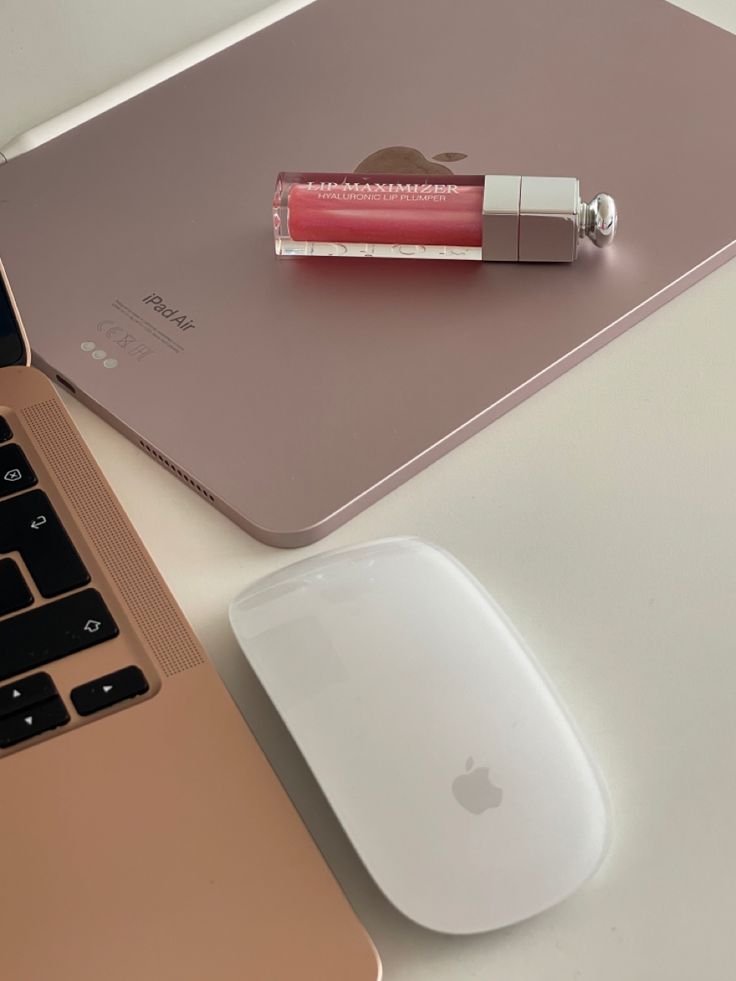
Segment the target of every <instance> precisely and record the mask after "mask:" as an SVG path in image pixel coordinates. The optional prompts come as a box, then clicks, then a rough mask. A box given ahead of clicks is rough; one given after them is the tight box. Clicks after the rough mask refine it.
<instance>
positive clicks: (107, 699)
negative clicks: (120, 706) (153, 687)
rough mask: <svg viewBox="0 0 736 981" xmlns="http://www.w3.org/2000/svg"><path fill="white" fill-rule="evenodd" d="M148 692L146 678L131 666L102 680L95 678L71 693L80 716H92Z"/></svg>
mask: <svg viewBox="0 0 736 981" xmlns="http://www.w3.org/2000/svg"><path fill="white" fill-rule="evenodd" d="M147 691H148V682H147V681H146V676H145V675H144V674H143V672H142V671H141V669H140V668H137V667H135V665H131V666H130V667H129V668H123V669H122V670H121V671H115V672H113V674H106V675H105V676H104V678H97V680H96V681H90V682H88V683H87V684H86V685H80V686H79V687H78V688H75V689H74V690H73V691H72V693H71V700H72V702H73V703H74V708H75V709H76V710H77V712H79V714H80V715H92V713H93V712H99V711H101V710H102V709H106V708H109V707H110V706H111V705H117V703H118V702H122V701H124V700H125V699H127V698H135V697H136V696H137V695H144V694H145V693H146V692H147Z"/></svg>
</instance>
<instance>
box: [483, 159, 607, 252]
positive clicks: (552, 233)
mask: <svg viewBox="0 0 736 981" xmlns="http://www.w3.org/2000/svg"><path fill="white" fill-rule="evenodd" d="M617 220H618V216H617V214H616V204H615V202H614V200H613V198H612V197H611V196H610V194H602V193H601V194H597V195H596V196H595V197H594V198H593V200H592V201H590V203H588V204H586V203H585V202H584V201H582V200H581V198H580V182H579V181H578V179H577V178H576V177H522V176H518V175H515V176H511V175H493V176H490V175H489V176H487V177H486V178H485V182H484V187H483V259H484V260H486V261H489V262H572V261H573V259H575V258H576V257H577V254H578V246H579V244H580V239H581V238H585V237H586V236H587V237H588V238H590V239H591V241H593V242H594V243H595V245H597V246H599V247H604V246H607V245H610V244H611V242H612V241H613V238H614V236H615V234H616V224H617Z"/></svg>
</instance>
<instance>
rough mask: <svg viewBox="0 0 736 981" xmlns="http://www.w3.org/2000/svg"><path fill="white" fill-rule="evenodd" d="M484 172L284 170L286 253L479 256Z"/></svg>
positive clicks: (279, 191)
mask: <svg viewBox="0 0 736 981" xmlns="http://www.w3.org/2000/svg"><path fill="white" fill-rule="evenodd" d="M482 211H483V178H482V177H478V178H468V177H455V176H451V175H448V176H447V177H445V175H434V174H432V175H429V176H427V175H424V176H418V177H404V176H386V175H384V174H380V175H366V174H319V175H312V174H299V175H290V174H282V175H280V177H279V182H278V184H277V188H276V194H275V197H274V231H275V234H276V251H277V253H278V254H279V255H344V256H384V257H386V256H391V257H398V258H401V257H405V258H406V257H415V258H457V259H479V258H480V257H481V254H480V253H481V240H482Z"/></svg>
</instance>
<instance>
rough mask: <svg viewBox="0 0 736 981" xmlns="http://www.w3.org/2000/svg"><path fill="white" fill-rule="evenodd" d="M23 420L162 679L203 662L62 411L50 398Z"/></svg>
mask: <svg viewBox="0 0 736 981" xmlns="http://www.w3.org/2000/svg"><path fill="white" fill-rule="evenodd" d="M23 418H24V421H25V423H26V425H27V427H28V430H29V432H30V433H31V435H32V436H33V438H34V440H35V441H36V445H37V447H38V449H39V450H40V452H41V453H42V454H43V456H44V457H45V459H46V461H48V464H49V465H50V467H51V469H52V472H53V475H54V478H55V479H56V481H57V482H58V484H59V485H60V487H61V488H62V490H63V491H64V493H65V494H66V495H67V496H68V497H69V499H70V500H71V501H73V502H74V508H75V510H76V512H77V514H78V516H79V519H80V523H81V525H82V528H83V530H84V531H85V532H86V534H87V536H88V538H89V540H90V541H91V543H92V545H93V546H94V548H95V549H96V551H97V554H98V555H99V557H100V560H101V561H102V563H103V565H104V566H105V568H106V569H107V571H108V573H109V575H110V578H111V580H112V581H113V583H114V584H115V586H116V587H117V588H118V590H119V591H120V593H121V595H122V597H123V599H124V600H125V603H126V604H127V606H128V609H129V612H130V615H131V617H132V618H133V620H134V621H135V623H136V625H137V627H138V629H139V631H140V634H141V636H142V637H143V638H144V639H145V640H146V642H147V643H148V645H149V647H150V649H151V652H152V653H153V655H154V656H155V657H156V659H157V660H158V662H159V664H160V666H161V670H162V671H163V673H164V675H166V676H171V675H174V674H178V673H179V672H180V671H186V670H187V669H188V668H193V667H196V666H197V665H199V664H202V663H204V660H205V659H204V655H203V654H202V651H201V649H200V647H199V645H198V644H197V642H196V640H195V638H194V636H193V635H192V634H191V632H190V630H189V627H188V625H187V623H186V621H185V620H184V618H183V616H182V614H180V613H179V611H178V609H177V607H176V605H175V604H174V601H173V600H172V598H171V597H170V596H169V594H168V592H167V590H166V589H165V588H164V587H163V585H162V582H161V578H160V575H159V573H158V572H157V570H156V568H155V567H154V565H153V563H152V562H151V560H150V559H149V558H148V556H147V554H146V553H145V551H144V550H143V548H142V547H141V545H140V543H139V541H138V539H137V538H136V536H135V534H134V533H133V531H132V530H131V528H130V525H129V524H128V522H127V519H125V517H124V515H123V512H122V511H121V510H120V506H119V505H118V504H117V502H116V501H115V499H114V498H113V497H112V496H111V494H110V491H109V490H108V487H107V484H106V483H105V481H104V480H103V478H102V476H101V474H100V473H99V471H98V469H97V467H96V465H95V464H94V463H93V461H92V458H91V456H90V455H89V453H88V451H87V449H86V447H85V445H84V443H83V442H82V440H81V438H80V437H79V435H78V434H77V432H76V430H75V429H74V428H73V426H72V425H71V423H70V422H69V420H68V419H67V417H66V413H65V412H64V411H63V410H62V409H61V407H60V406H59V405H58V404H57V402H56V401H54V400H49V401H47V402H38V403H36V404H35V405H32V406H30V407H29V408H26V409H24V410H23Z"/></svg>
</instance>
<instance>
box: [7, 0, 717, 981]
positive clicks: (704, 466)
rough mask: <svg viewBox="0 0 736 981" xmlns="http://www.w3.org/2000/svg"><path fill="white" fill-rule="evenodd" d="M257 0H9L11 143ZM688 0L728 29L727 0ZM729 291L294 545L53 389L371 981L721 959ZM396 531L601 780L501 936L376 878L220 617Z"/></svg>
mask: <svg viewBox="0 0 736 981" xmlns="http://www.w3.org/2000/svg"><path fill="white" fill-rule="evenodd" d="M405 2H406V0H405ZM262 6H265V4H264V3H263V2H262V0H261V2H259V0H209V2H208V3H206V4H205V3H203V2H201V0H126V2H125V3H123V2H115V0H107V2H105V3H101V2H100V0H63V2H62V3H59V2H58V0H34V3H32V4H29V3H28V2H27V0H3V4H2V12H1V13H0V93H1V94H0V145H2V143H3V142H5V141H6V140H8V139H10V137H11V136H13V135H15V133H16V132H18V131H20V130H23V129H26V128H28V127H30V126H32V125H34V124H36V123H38V122H41V121H43V119H45V118H47V117H48V116H50V115H53V114H54V113H56V112H58V111H60V110H61V109H64V108H66V107H67V106H70V105H73V104H75V103H76V102H78V101H80V100H82V99H84V98H86V97H88V96H90V95H92V94H94V93H95V92H96V91H99V90H101V89H104V88H107V87H108V86H109V85H111V84H113V83H114V82H116V81H118V80H120V79H122V78H125V77H126V76H127V75H130V74H132V73H133V72H135V71H138V70H140V69H141V68H143V67H146V66H147V65H148V64H150V63H153V62H155V61H156V60H158V59H159V58H161V57H163V56H165V55H167V54H169V53H170V52H172V51H174V50H176V49H177V48H180V47H182V46H184V45H185V44H188V43H190V42H192V41H194V40H197V39H198V38H200V37H204V36H206V35H207V34H209V33H212V32H213V31H215V30H218V29H220V28H221V27H224V26H227V25H228V24H230V23H232V22H234V21H236V20H239V19H240V18H241V17H243V16H245V15H246V14H248V13H250V12H251V11H252V10H255V9H258V8H260V7H262ZM681 6H686V7H687V8H688V9H690V10H692V11H693V12H695V13H699V14H701V15H702V16H706V17H708V18H709V19H711V20H713V21H715V22H716V23H719V24H720V25H721V26H722V27H726V28H728V29H730V30H732V31H734V32H736V2H735V0H687V2H685V0H682V2H681ZM41 25H42V26H41ZM731 122H732V121H731ZM724 123H726V121H725V120H724ZM653 191H655V192H656V189H653ZM735 309H736V262H731V263H730V264H729V265H727V266H725V267H723V268H721V269H720V270H719V271H717V272H716V273H714V274H712V275H711V276H709V277H708V278H707V279H706V280H705V281H703V282H701V283H699V284H698V285H697V286H695V287H694V288H692V289H691V290H689V291H688V292H687V293H685V294H684V295H683V296H681V297H679V298H678V299H676V300H675V301H673V302H672V303H670V304H669V305H668V306H666V307H665V308H664V309H662V310H660V311H658V312H657V313H655V314H654V315H653V316H651V317H649V318H648V319H647V320H645V321H643V322H642V323H641V324H639V325H638V326H636V327H634V328H633V329H632V330H631V331H629V332H628V333H627V334H625V335H624V336H623V337H622V338H620V339H618V340H616V341H614V342H613V343H612V344H610V345H609V346H608V347H606V348H605V349H604V350H603V351H602V352H600V353H598V354H596V355H595V356H593V357H592V358H590V359H588V360H587V361H585V362H584V363H583V364H582V365H580V366H579V367H577V368H575V369H574V370H573V371H571V372H570V373H568V374H567V375H566V376H564V377H563V378H562V379H560V380H558V381H556V382H554V383H553V384H552V385H550V386H548V387H547V388H546V389H545V390H544V391H542V392H541V393H540V394H538V395H535V396H534V397H533V398H532V399H530V400H528V401H527V402H525V403H524V404H523V405H521V406H520V407H519V408H517V409H514V410H513V411H512V412H511V413H509V414H508V415H506V416H505V417H504V418H502V419H501V420H500V421H498V422H495V423H494V424H493V425H492V426H490V428H488V429H486V430H485V431H484V432H483V433H481V434H480V435H477V436H475V437H473V438H472V439H471V440H470V441H468V442H467V443H465V444H464V445H463V446H461V447H459V448H458V449H455V450H453V451H452V452H451V453H450V454H449V455H448V456H446V457H445V458H444V459H442V460H440V461H439V462H438V463H435V464H434V465H433V466H432V467H430V468H429V469H428V470H426V471H424V472H423V473H422V474H420V475H419V476H417V477H415V478H413V479H412V480H411V481H409V483H407V484H405V485H404V486H403V487H401V488H399V489H398V490H396V491H394V492H393V493H392V494H390V495H389V496H388V497H387V498H385V499H384V500H383V501H381V502H380V503H378V504H376V505H374V506H373V507H371V508H370V509H369V510H368V511H366V512H364V513H363V514H362V515H360V516H359V517H358V518H356V519H355V520H353V521H351V522H350V523H349V524H348V525H346V526H344V527H343V528H342V529H340V530H339V531H337V532H336V533H335V534H333V535H331V536H330V537H329V538H328V539H327V540H326V541H325V542H324V543H322V544H320V545H317V546H313V547H310V548H308V549H303V550H301V551H300V552H298V553H294V552H286V551H278V550H275V549H271V548H268V547H267V546H265V545H261V544H259V543H258V542H255V541H254V540H253V539H251V538H249V537H248V536H247V535H246V534H245V533H244V532H242V531H240V530H239V529H238V528H236V527H235V526H234V525H233V524H231V523H230V522H228V521H227V520H226V519H225V518H224V517H222V516H221V515H220V514H218V513H217V512H216V511H214V510H213V509H212V508H210V507H209V506H208V505H207V504H205V503H204V502H203V501H202V500H200V499H199V498H198V497H197V496H196V495H195V494H193V493H192V492H190V491H189V490H187V489H186V488H185V487H184V486H183V485H182V484H181V483H179V482H178V481H177V480H176V479H175V478H173V477H171V476H170V475H169V474H168V473H166V472H165V471H164V470H163V468H161V467H159V466H158V465H157V464H156V463H154V462H153V461H151V460H150V459H149V458H148V457H147V456H145V455H144V454H143V452H142V451H140V450H139V449H137V448H135V447H134V446H133V445H131V444H130V443H128V442H127V441H126V440H125V439H124V438H123V437H122V436H120V435H119V434H117V433H116V432H114V431H113V430H112V429H111V428H110V427H109V426H107V425H105V424H104V423H103V422H102V421H100V420H99V419H98V418H96V417H95V416H94V415H92V414H91V413H90V412H89V411H87V410H86V409H84V408H82V407H81V406H80V405H78V404H77V403H76V402H75V401H74V400H73V399H71V398H67V397H66V396H65V401H66V402H67V404H68V406H69V408H70V410H71V412H72V414H73V416H74V418H75V419H76V421H77V423H78V425H79V428H80V429H81V431H82V433H83V434H84V436H85V437H86V439H87V440H88V442H89V444H90V446H91V448H92V451H93V452H94V453H95V454H96V456H97V458H98V460H99V462H100V464H101V466H102V468H103V470H104V471H105V473H106V474H107V476H108V478H109V480H110V482H111V483H112V486H113V488H114V489H115V490H116V492H117V493H118V495H119V497H120V499H121V500H122V502H123V505H124V506H125V507H126V508H127V509H128V511H129V513H130V515H131V518H132V520H133V523H134V524H135V525H136V527H137V528H138V531H139V532H140V534H141V536H142V537H143V540H144V542H145V543H146V545H147V546H148V548H149V549H150V551H151V553H152V554H153V557H154V559H155V560H156V561H157V563H158V565H159V566H160V568H161V570H162V572H163V574H164V576H165V578H166V579H167V581H168V582H169V584H170V585H171V587H172V589H173V591H174V593H175V594H176V596H177V598H178V600H179V601H180V603H181V605H182V607H183V608H184V611H185V612H186V613H187V615H188V616H189V618H190V619H191V621H192V623H193V625H194V628H195V630H196V631H197V633H198V634H199V636H200V638H201V640H202V641H203V643H204V645H205V647H206V649H207V651H208V652H209V654H210V656H211V657H212V659H213V661H214V662H215V664H216V666H217V668H218V670H219V671H220V673H221V675H222V677H223V679H224V680H225V682H226V684H227V685H228V687H229V689H230V691H231V692H232V694H233V696H234V697H235V698H236V700H237V702H238V704H239V705H240V707H241V708H242V710H243V712H244V714H245V715H246V716H247V718H248V719H249V721H250V722H251V724H252V726H253V728H254V730H255V731H256V733H257V735H258V737H259V739H260V740H261V742H262V744H263V746H264V747H265V748H266V750H267V752H268V754H269V756H270V758H271V760H272V762H273V763H274V765H275V767H276V769H277V770H278V772H279V773H280V774H281V776H282V779H283V780H284V782H285V783H286V785H287V787H288V789H289V791H290V793H291V794H292V796H293V798H294V800H295V801H296V803H297V805H298V806H299V808H300V810H301V812H302V814H303V816H304V818H305V820H306V822H307V824H308V825H309V828H310V830H311V831H312V833H313V834H314V836H315V838H316V839H317V840H318V843H319V845H320V847H321V848H322V849H323V851H324V853H325V855H326V856H327V858H328V860H329V862H330V864H331V865H332V867H333V869H334V871H335V873H336V874H337V876H338V878H339V879H340V881H341V882H342V884H343V886H344V888H345V890H346V892H347V894H348V896H349V897H350V899H351V901H352V902H353V904H354V905H355V908H356V910H357V912H358V914H359V916H360V917H361V919H362V920H363V921H364V923H365V925H366V927H367V928H368V930H369V931H370V933H371V934H372V935H373V937H374V939H375V941H376V944H377V946H378V948H379V950H380V952H381V954H382V957H383V960H384V966H385V979H386V981H440V979H441V981H469V979H474V978H478V979H484V981H485V979H492V978H496V979H499V981H511V979H513V981H532V979H533V981H539V979H544V981H573V979H590V981H638V979H642V981H699V979H701V978H702V979H705V978H719V979H724V978H731V977H733V976H734V967H733V933H734V927H735V926H736V900H734V886H733V883H734V880H735V879H736V833H734V827H736V823H735V821H734V813H735V812H736V639H735V637H736V629H735V628H736V599H735V596H736V590H735V587H736V575H735V571H736V522H735V521H734V505H735V503H736V443H735V439H734V430H735V429H736V385H735V384H734V378H735V377H736V333H735V332H734V329H733V318H734V310H735ZM406 533H409V534H416V535H420V536H423V537H425V538H428V539H430V540H434V541H436V542H438V543H439V544H441V545H443V546H445V547H446V548H448V549H450V550H451V551H453V552H454V553H455V554H456V555H457V556H458V557H459V558H460V559H461V561H463V562H464V563H465V564H466V565H468V566H469V567H470V568H471V569H472V570H473V572H475V574H476V575H477V576H478V577H479V578H480V579H481V580H482V581H483V582H484V583H485V584H486V585H487V586H488V588H489V589H490V590H491V592H493V593H494V594H495V596H496V597H497V598H498V599H499V601H500V602H501V603H502V604H503V606H504V607H505V608H506V610H507V611H508V613H509V614H510V615H511V617H512V618H513V619H514V620H515V621H516V623H517V624H518V626H519V627H520V629H521V630H522V632H523V633H524V635H525V636H526V638H527V640H528V642H529V643H530V645H531V646H532V648H533V649H534V650H535V651H536V653H537V654H538V656H539V657H540V658H541V660H542V661H543V663H544V665H545V666H546V668H547V670H548V671H549V673H550V674H551V676H552V678H553V679H554V680H555V682H556V684H557V687H558V688H559V690H560V692H561V694H562V695H563V697H564V698H565V699H566V701H567V703H568V704H569V706H570V708H571V710H572V712H573V714H574V715H575V717H576V718H577V720H578V722H579V724H580V726H581V728H582V731H583V732H584V734H585V735H586V737H587V741H588V743H589V745H590V748H591V749H592V751H593V752H594V753H595V755H596V757H597V758H598V760H599V761H600V763H601V766H602V768H603V770H604V772H605V774H606V775H607V778H608V781H609V785H610V789H611V794H612V798H613V802H614V808H615V833H614V839H613V846H612V849H611V851H610V853H609V856H608V858H607V860H606V862H605V864H604V865H603V867H602V869H601V870H600V872H599V874H598V875H597V876H596V877H595V878H594V879H593V880H592V881H591V882H590V883H589V884H588V885H587V886H586V887H584V888H583V889H582V890H581V891H580V892H579V893H578V894H577V895H575V896H574V897H573V898H571V899H570V900H568V901H567V902H565V903H563V904H562V905H561V906H559V907H557V908H556V909H554V910H551V911H549V912H547V913H545V914H543V915H541V916H539V917H537V918H536V919H534V920H532V921H530V922H527V923H525V924H521V925H519V926H517V927H514V928H510V929H506V930H503V931H500V932H497V933H494V934H486V935H482V936H477V937H472V938H454V939H453V938H448V937H443V936H439V935H435V934H432V933H429V932H427V931H424V930H422V929H420V928H418V927H416V926H414V925H412V924H411V923H409V922H408V921H406V920H405V919H403V918H402V917H401V916H400V915H399V914H398V913H396V912H395V911H394V910H393V909H392V908H391V907H390V906H389V905H388V903H387V902H386V901H385V900H384V899H383V898H382V897H381V895H380V894H379V893H378V891H377V889H376V888H375V887H374V886H373V884H372V883H371V881H370V879H369V878H368V876H367V874H366V872H365V871H364V870H363V868H362V867H361V866H360V864H359V862H358V860H357V858H356V857H355V855H354V854H353V853H352V851H351V848H350V846H349V844H348V843H347V841H346V839H345V837H344V836H343V834H342V832H341V830H340V828H339V826H338V825H337V824H336V821H335V819H334V818H333V817H332V815H331V812H330V811H329V809H328V807H327V805H326V804H325V802H324V801H323V800H322V798H321V797H320V794H319V792H318V790H317V788H316V786H315V785H314V782H313V780H312V778H311V776H310V775H309V773H308V772H307V771H306V768H305V766H304V764H303V763H302V762H301V761H300V759H299V758H298V756H297V754H296V753H295V752H294V749H293V746H291V745H290V743H289V741H288V738H287V737H286V736H285V734H284V732H283V730H282V728H281V727H280V724H279V722H278V719H277V718H276V717H275V714H274V712H273V710H272V709H271V708H270V706H269V704H268V702H267V700H266V699H265V697H264V696H263V695H262V693H260V692H259V691H256V690H254V687H253V684H252V682H251V680H250V678H249V675H248V673H247V672H246V670H245V668H244V665H243V663H242V661H241V654H240V653H239V650H238V648H237V647H236V644H235V642H234V640H233V639H232V637H231V636H230V632H229V628H228V625H227V620H226V606H227V603H228V601H229V599H230V598H231V597H232V596H233V595H234V594H235V593H236V592H238V591H239V590H240V589H241V588H242V587H243V586H245V585H246V584H247V583H249V582H251V581H252V580H253V579H255V578H257V577H259V576H261V575H262V574H264V573H266V572H268V571H270V570H271V569H274V568H277V567H279V566H281V565H284V564H286V563H288V562H291V561H294V560H295V559H296V558H298V557H302V556H304V555H307V554H312V553H314V552H316V551H319V550H321V549H323V548H325V547H334V546H338V545H345V544H348V543H352V542H360V541H364V540H367V539H370V538H376V537H381V536H386V535H396V534H406ZM146 981H148V979H146ZM151 981H153V979H151ZM212 981H216V979H212ZM284 981H296V979H284ZM346 981H349V979H346Z"/></svg>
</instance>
